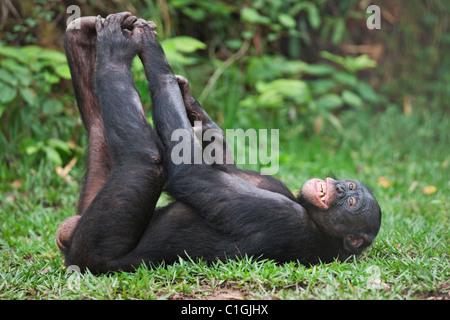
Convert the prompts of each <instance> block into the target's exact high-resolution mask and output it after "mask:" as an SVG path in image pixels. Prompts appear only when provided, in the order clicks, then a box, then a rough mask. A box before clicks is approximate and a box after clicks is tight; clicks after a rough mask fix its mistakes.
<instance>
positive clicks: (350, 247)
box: [344, 234, 365, 253]
mask: <svg viewBox="0 0 450 320" xmlns="http://www.w3.org/2000/svg"><path fill="white" fill-rule="evenodd" d="M364 241H365V239H364V237H362V236H361V235H357V234H350V235H348V236H346V237H345V238H344V248H345V250H347V251H350V252H353V253H359V252H361V249H363V248H360V247H361V246H362V244H363V243H364Z"/></svg>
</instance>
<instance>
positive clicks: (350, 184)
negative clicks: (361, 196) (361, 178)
mask: <svg viewBox="0 0 450 320" xmlns="http://www.w3.org/2000/svg"><path fill="white" fill-rule="evenodd" d="M348 190H355V184H354V183H353V182H349V183H348Z"/></svg>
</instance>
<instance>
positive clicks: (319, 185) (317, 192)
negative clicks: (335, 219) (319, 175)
mask: <svg viewBox="0 0 450 320" xmlns="http://www.w3.org/2000/svg"><path fill="white" fill-rule="evenodd" d="M335 183H336V180H334V179H332V178H326V179H325V181H324V180H320V179H311V180H308V181H307V182H306V183H305V184H304V185H303V187H302V191H301V192H302V194H303V196H304V197H305V198H307V199H308V200H309V202H311V203H312V204H313V205H315V206H316V207H319V208H322V209H324V210H327V209H328V207H329V205H330V203H332V202H333V201H334V200H335V193H336V191H335V188H334V185H335Z"/></svg>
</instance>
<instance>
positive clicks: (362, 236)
mask: <svg viewBox="0 0 450 320" xmlns="http://www.w3.org/2000/svg"><path fill="white" fill-rule="evenodd" d="M78 23H79V24H78ZM77 24H78V25H79V26H80V27H79V28H78V29H77V28H73V26H76V25H77ZM155 27H156V26H155V25H154V24H153V23H152V22H147V21H144V20H142V19H137V18H136V17H134V16H132V15H131V14H130V13H118V14H113V15H110V16H108V17H107V18H106V19H103V18H100V17H84V18H81V19H80V20H76V21H74V22H73V24H72V25H69V27H68V31H67V34H66V37H65V49H66V55H67V59H68V62H69V66H70V69H71V72H72V79H73V85H74V88H75V94H76V98H77V102H78V108H79V110H80V114H81V118H82V120H83V123H84V125H85V127H86V130H87V133H88V135H89V149H88V156H87V172H86V176H85V179H84V181H83V184H82V190H81V196H80V202H79V208H78V215H76V216H73V217H70V218H68V219H66V220H65V221H64V222H63V223H62V224H61V226H60V229H59V231H58V235H57V244H58V246H59V248H60V249H61V250H62V251H63V253H64V255H65V257H66V264H67V265H78V266H79V267H80V268H81V269H86V268H89V269H90V270H91V271H93V272H107V271H109V270H123V271H132V270H134V268H136V267H138V266H139V265H141V263H146V264H152V263H158V262H161V261H165V262H166V263H171V262H174V261H177V260H178V257H184V258H186V257H187V256H189V257H191V258H202V259H204V260H206V261H215V260H216V259H234V258H236V257H242V256H244V255H248V256H254V257H258V258H265V259H274V260H276V261H278V262H285V261H296V260H298V261H300V262H301V263H302V264H305V265H309V264H315V263H319V262H329V261H333V260H335V259H338V260H341V261H342V260H345V259H347V258H348V257H349V256H351V255H357V254H360V253H361V252H362V251H363V250H364V249H365V248H367V247H368V246H369V245H370V244H371V243H372V242H373V240H374V238H375V236H376V235H377V233H378V230H379V228H380V223H381V211H380V207H379V206H378V203H377V201H376V200H375V198H374V196H373V195H372V193H371V192H370V190H369V189H368V188H367V187H365V186H364V185H362V184H361V183H360V182H358V181H354V180H339V181H336V180H334V179H331V178H327V179H325V180H319V179H313V180H309V181H307V182H306V183H305V184H304V185H303V187H302V188H301V192H300V195H299V196H298V197H295V196H294V195H293V194H292V193H291V192H290V191H289V190H288V188H287V187H286V186H285V185H284V184H282V183H281V182H280V181H278V180H277V179H275V178H273V177H271V176H267V175H261V174H259V173H256V172H252V171H247V170H242V169H239V168H237V167H236V165H235V163H234V161H233V159H232V161H230V159H229V158H227V159H226V160H227V161H218V162H216V163H208V162H207V161H204V160H202V161H201V162H200V163H198V161H197V163H185V162H182V163H178V162H177V161H173V153H172V151H173V149H174V147H175V146H176V145H177V144H178V143H179V141H172V139H171V135H172V133H173V132H174V131H175V130H179V129H182V130H184V132H185V133H187V134H188V135H189V136H190V137H192V138H193V137H194V136H195V133H194V129H193V122H194V121H201V123H202V130H207V129H211V128H212V129H215V130H217V132H219V133H220V136H216V137H215V139H214V141H213V142H211V143H214V144H215V146H216V147H217V148H220V147H223V148H225V152H224V153H223V154H224V155H225V154H226V155H227V156H229V154H230V152H229V151H230V150H229V149H227V148H228V145H227V143H226V140H225V137H224V135H223V132H222V131H221V130H220V129H219V127H218V126H217V125H216V124H215V123H214V122H213V121H212V120H211V119H210V117H209V116H208V114H207V113H206V112H205V110H204V109H203V108H202V107H201V106H200V104H199V103H198V102H197V101H196V100H195V99H194V98H193V97H192V96H191V94H190V90H189V84H188V82H187V80H186V79H185V78H183V77H180V76H175V75H174V74H173V73H172V70H171V68H170V67H169V65H168V63H167V60H166V57H165V55H164V52H163V50H162V48H161V46H160V45H159V43H158V41H157V40H156V32H155ZM136 55H138V56H139V57H140V59H141V60H142V63H143V65H144V69H145V73H146V75H147V79H148V83H149V88H150V92H151V96H152V101H153V123H154V127H155V128H154V129H153V128H152V127H151V125H150V124H149V122H148V121H147V119H146V117H145V116H144V111H143V107H142V104H141V100H140V95H139V93H138V91H137V89H136V87H135V84H134V82H133V79H132V76H131V72H130V66H131V63H132V60H133V58H134V57H135V56H136ZM190 146H191V147H192V150H193V152H192V154H195V152H196V151H198V150H199V149H200V152H201V151H202V150H203V149H202V148H205V147H207V146H208V145H207V146H205V145H203V146H202V145H200V144H199V143H198V141H197V140H196V139H194V138H193V139H192V140H191V145H190ZM209 147H211V146H210V145H209ZM224 157H225V156H224ZM163 190H164V191H166V192H167V193H168V194H170V195H171V197H172V198H173V199H174V202H172V203H171V204H169V205H167V206H164V207H156V203H157V201H158V198H159V197H160V195H161V192H162V191H163Z"/></svg>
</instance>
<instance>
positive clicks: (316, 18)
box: [306, 5, 320, 30]
mask: <svg viewBox="0 0 450 320" xmlns="http://www.w3.org/2000/svg"><path fill="white" fill-rule="evenodd" d="M306 10H307V12H308V21H309V24H310V25H311V27H312V28H313V29H314V30H315V29H317V28H319V27H320V14H319V10H318V9H317V7H316V6H314V5H310V6H308V7H307V9H306Z"/></svg>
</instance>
